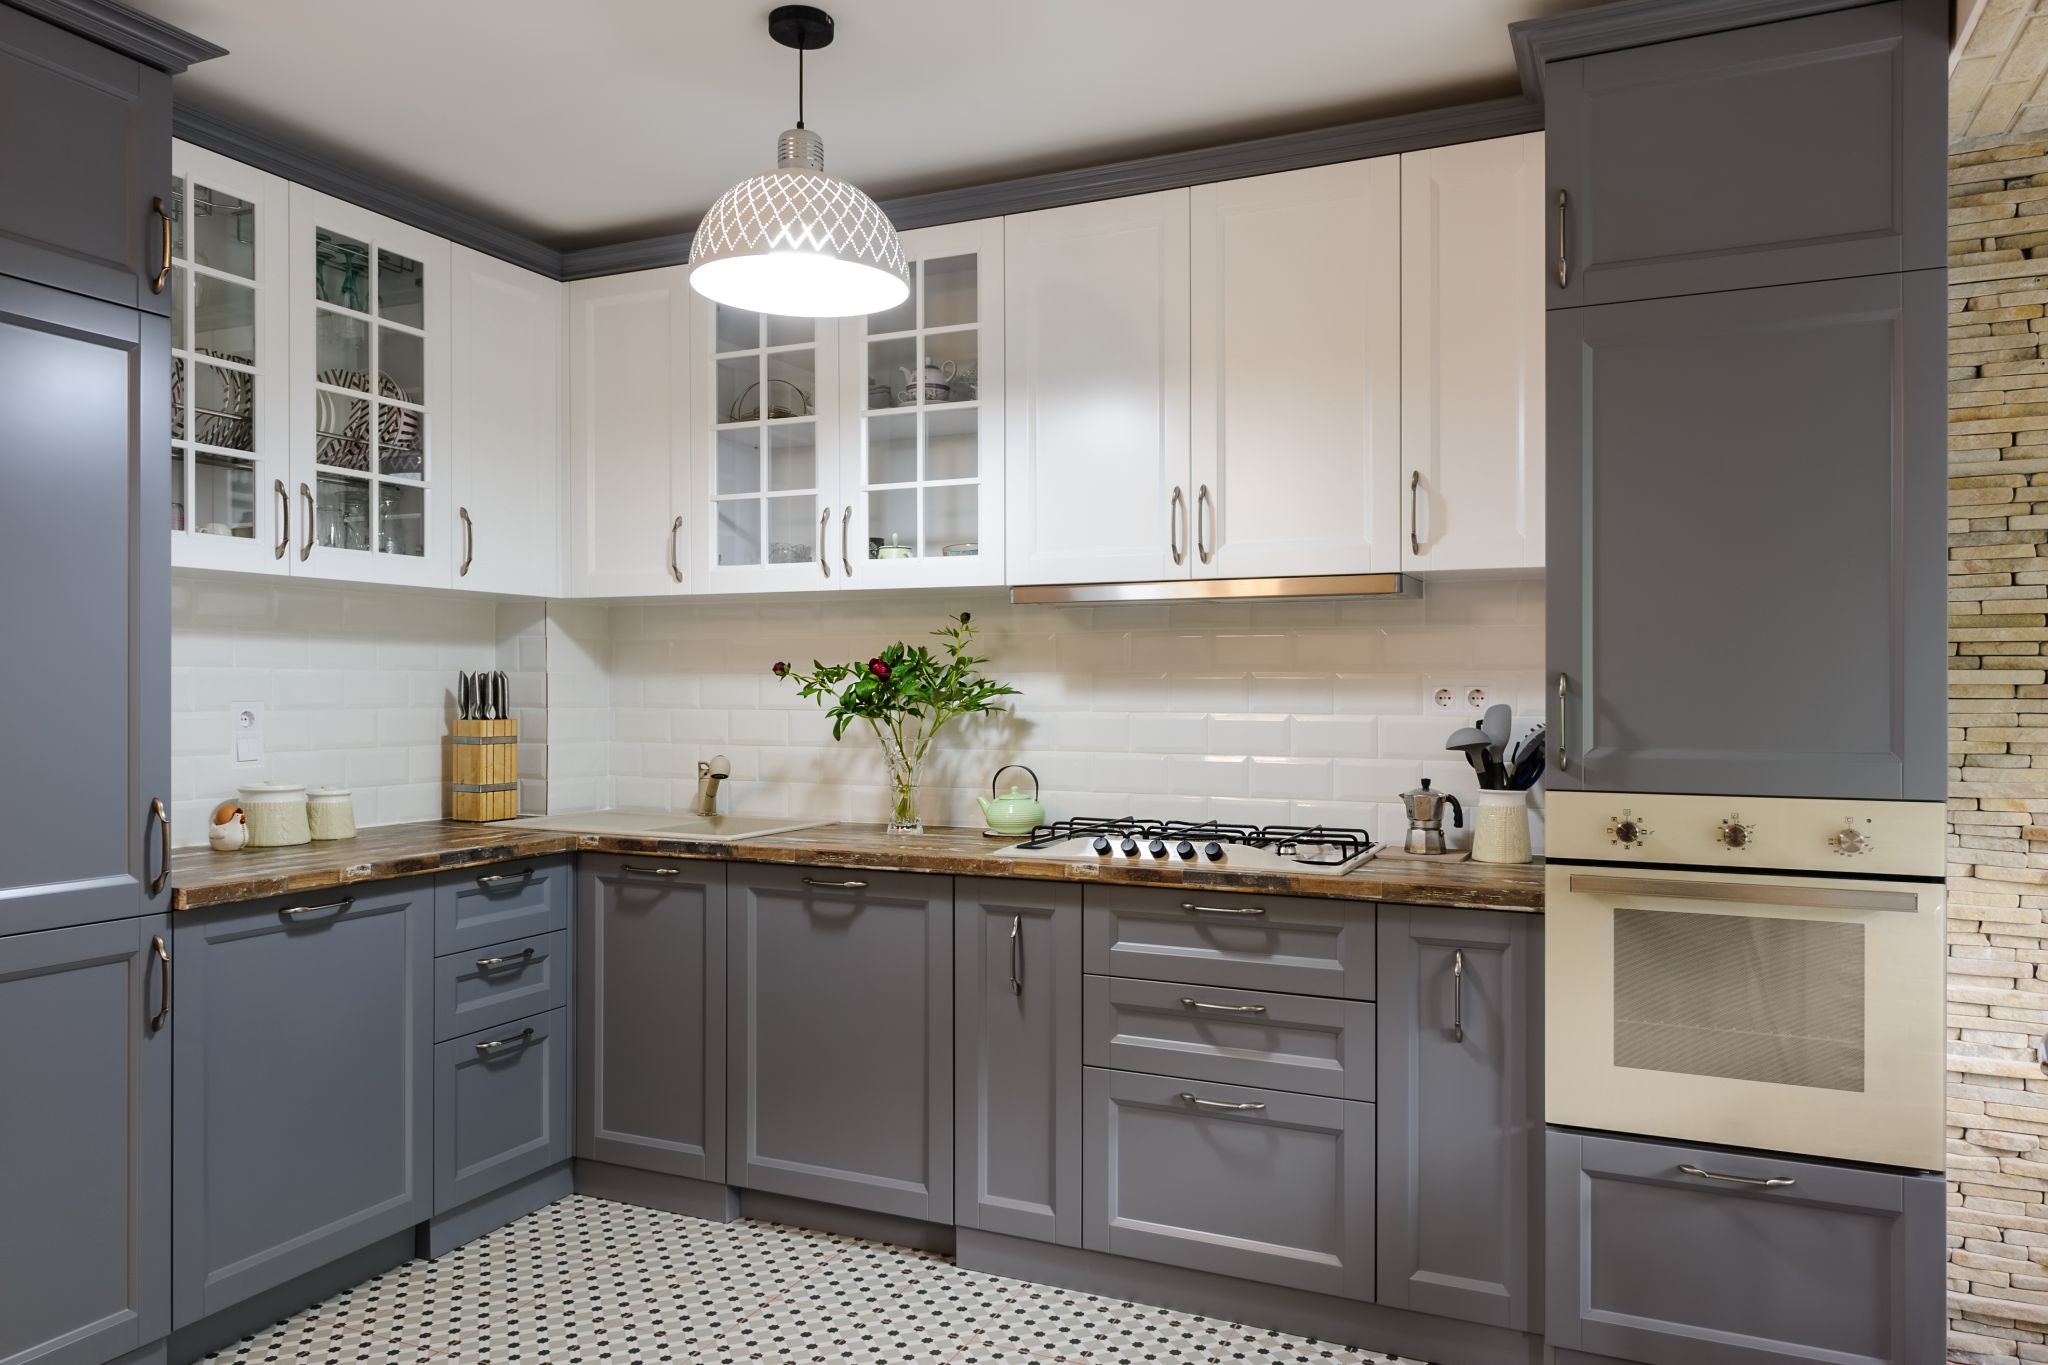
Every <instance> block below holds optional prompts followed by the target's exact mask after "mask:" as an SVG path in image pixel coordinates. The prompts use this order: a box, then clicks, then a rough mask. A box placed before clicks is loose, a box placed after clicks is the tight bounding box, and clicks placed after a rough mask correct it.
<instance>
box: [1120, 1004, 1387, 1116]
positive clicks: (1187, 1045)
mask: <svg viewBox="0 0 2048 1365" xmlns="http://www.w3.org/2000/svg"><path fill="white" fill-rule="evenodd" d="M1082 998H1083V1000H1084V1001H1085V1002H1086V1018H1085V1022H1084V1024H1083V1026H1082V1037H1083V1040H1084V1041H1083V1044H1082V1046H1083V1052H1084V1055H1085V1056H1086V1058H1087V1062H1088V1065H1090V1066H1099V1067H1109V1068H1113V1069H1116V1070H1120V1071H1141V1072H1146V1073H1148V1074H1150V1075H1154V1076H1184V1077H1186V1078H1188V1079H1189V1080H1196V1081H1219V1082H1222V1083H1224V1084H1226V1085H1249V1086H1263V1087H1265V1088H1266V1089H1269V1090H1290V1091H1295V1092H1298V1093H1301V1094H1307V1095H1328V1096H1329V1097H1331V1098H1332V1099H1340V1100H1369V1099H1371V1098H1373V1007H1372V1006H1371V1005H1369V1004H1366V1003H1364V1002H1362V1001H1356V1000H1329V999H1324V998H1322V997H1319V996H1313V995H1280V994H1276V993H1274V992H1271V991H1237V990H1227V989H1224V988H1223V987H1219V986H1190V985H1184V984H1181V983H1178V982H1172V981H1132V980H1128V979H1125V978H1123V977H1114V976H1091V977H1088V978H1087V979H1086V982H1085V984H1084V985H1083V987H1082Z"/></svg>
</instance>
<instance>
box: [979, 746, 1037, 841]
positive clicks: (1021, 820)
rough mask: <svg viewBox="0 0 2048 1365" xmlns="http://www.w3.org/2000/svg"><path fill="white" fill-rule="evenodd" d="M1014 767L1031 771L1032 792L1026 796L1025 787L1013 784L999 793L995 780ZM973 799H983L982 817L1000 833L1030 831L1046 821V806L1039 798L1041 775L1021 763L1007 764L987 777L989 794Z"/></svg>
mask: <svg viewBox="0 0 2048 1365" xmlns="http://www.w3.org/2000/svg"><path fill="white" fill-rule="evenodd" d="M1012 768H1017V769H1021V770H1022V771H1024V772H1027V773H1031V795H1029V796H1026V795H1025V794H1024V792H1023V789H1022V788H1020V787H1014V786H1013V787H1011V788H1010V790H1009V791H1008V792H1007V793H1005V794H1004V795H1002V796H997V795H996V783H997V782H998V781H999V780H1001V778H1002V775H1003V774H1004V773H1006V772H1008V771H1010V769H1012ZM974 799H975V800H977V801H979V802H981V814H982V818H983V819H985V820H987V821H988V827H989V828H990V829H992V830H994V831H995V832H996V833H998V834H1029V833H1030V832H1031V831H1032V830H1034V829H1036V828H1038V827H1039V826H1040V825H1042V824H1044V823H1045V807H1044V806H1042V805H1040V804H1039V800H1038V774H1037V773H1032V772H1031V769H1029V768H1026V767H1024V765H1023V764H1022V763H1008V764H1005V765H1004V766H1002V767H1000V768H998V769H996V773H995V776H994V777H991V778H990V779H989V780H988V795H987V796H977V797H975V798H974Z"/></svg>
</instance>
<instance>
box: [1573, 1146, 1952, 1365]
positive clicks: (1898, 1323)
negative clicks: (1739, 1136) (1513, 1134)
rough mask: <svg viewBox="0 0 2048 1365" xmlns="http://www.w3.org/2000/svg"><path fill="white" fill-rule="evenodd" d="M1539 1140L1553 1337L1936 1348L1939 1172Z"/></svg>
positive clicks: (1808, 1353) (1653, 1346)
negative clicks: (1544, 1164) (1545, 1179)
mask: <svg viewBox="0 0 2048 1365" xmlns="http://www.w3.org/2000/svg"><path fill="white" fill-rule="evenodd" d="M1546 1150H1547V1156H1548V1168H1549V1191H1548V1210H1547V1214H1546V1219H1547V1233H1548V1242H1549V1250H1548V1255H1547V1256H1546V1258H1545V1259H1546V1261H1547V1263H1548V1267H1549V1275H1550V1279H1549V1303H1548V1306H1547V1314H1548V1316H1547V1323H1548V1340H1549V1342H1550V1344H1551V1345H1552V1346H1556V1347H1564V1348H1569V1349H1572V1350H1579V1351H1586V1352H1589V1353H1593V1354H1598V1355H1604V1356H1614V1357H1617V1358H1620V1359H1625V1360H1630V1361H1640V1362H1643V1365H1778V1362H1794V1361H1798V1362H1814V1361H1830V1362H1835V1361H1852V1360H1853V1361H1856V1362H1858V1365H1863V1363H1864V1362H1870V1365H1879V1363H1880V1362H1882V1365H1909V1363H1910V1362H1920V1361H1932V1360H1941V1359H1943V1358H1944V1357H1943V1355H1942V1345H1943V1333H1944V1331H1945V1330H1946V1315H1945V1312H1944V1308H1943V1303H1942V1292H1943V1282H1942V1263H1943V1260H1944V1258H1945V1255H1946V1252H1945V1249H1944V1229H1943V1219H1944V1214H1945V1204H1946V1196H1945V1192H1944V1188H1943V1181H1942V1177H1941V1176H1939V1175H1914V1174H1908V1173H1904V1172H1899V1171H1886V1170H1878V1169H1874V1168H1870V1167H1855V1166H1838V1165H1825V1164H1821V1163H1818V1162H1803V1161H1793V1160H1789V1159H1786V1158H1781V1157H1776V1156H1771V1155H1768V1154H1761V1153H1733V1152H1726V1151H1720V1150H1713V1149H1706V1148H1692V1147H1678V1146H1673V1145H1671V1144H1668V1143H1661V1142H1649V1141H1642V1140H1638V1139H1630V1138H1615V1137H1601V1136H1596V1135H1593V1134H1589V1133H1577V1132H1571V1131H1568V1130H1565V1129H1552V1130H1551V1131H1550V1133H1549V1135H1548V1139H1547V1147H1546ZM1766 1180H1778V1181H1784V1182H1787V1183H1784V1184H1779V1185H1766V1184H1760V1183H1755V1182H1760V1181H1766Z"/></svg>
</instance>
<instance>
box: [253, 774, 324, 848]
mask: <svg viewBox="0 0 2048 1365" xmlns="http://www.w3.org/2000/svg"><path fill="white" fill-rule="evenodd" d="M237 790H238V791H239V792H240V794H241V798H242V815H243V817H244V818H245V819H247V821H248V822H249V847H250V848H283V847H285V846H287V845H290V844H307V843H311V842H312V841H313V830H312V828H311V826H309V825H308V824H307V821H306V789H305V788H304V787H301V786H297V785H295V784H292V783H288V782H258V783H257V784H256V785H254V786H252V787H241V788H238V789H237Z"/></svg>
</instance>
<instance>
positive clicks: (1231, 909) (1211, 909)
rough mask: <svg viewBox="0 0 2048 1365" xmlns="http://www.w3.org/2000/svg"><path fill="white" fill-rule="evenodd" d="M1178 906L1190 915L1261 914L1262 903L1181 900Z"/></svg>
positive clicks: (1263, 912) (1264, 909) (1263, 910)
mask: <svg viewBox="0 0 2048 1365" xmlns="http://www.w3.org/2000/svg"><path fill="white" fill-rule="evenodd" d="M1180 908H1181V909H1183V910H1185V911H1187V912H1188V913H1189V914H1190V915H1263V914H1265V913H1266V907H1265V906H1263V905H1197V904H1195V903H1194V902H1193V901H1182V902H1181V903H1180Z"/></svg>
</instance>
